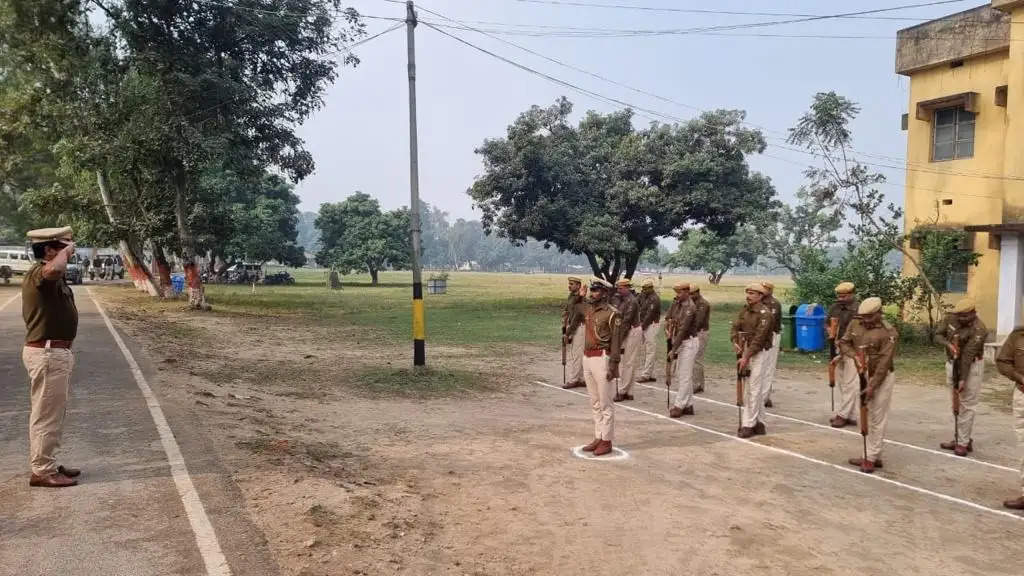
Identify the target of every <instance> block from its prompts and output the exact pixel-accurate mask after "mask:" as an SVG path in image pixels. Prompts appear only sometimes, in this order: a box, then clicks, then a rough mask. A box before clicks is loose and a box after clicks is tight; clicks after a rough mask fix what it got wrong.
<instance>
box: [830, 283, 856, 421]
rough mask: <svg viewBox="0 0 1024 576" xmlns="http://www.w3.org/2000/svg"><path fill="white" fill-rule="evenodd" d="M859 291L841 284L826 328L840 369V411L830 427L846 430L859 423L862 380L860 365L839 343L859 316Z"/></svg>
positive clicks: (834, 360)
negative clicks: (842, 349) (841, 351)
mask: <svg viewBox="0 0 1024 576" xmlns="http://www.w3.org/2000/svg"><path fill="white" fill-rule="evenodd" d="M856 291H857V287H856V286H854V284H853V282H840V283H839V285H838V286H836V301H835V303H834V304H832V306H830V307H829V309H828V316H827V317H826V323H825V326H826V327H827V328H828V339H829V348H830V350H831V354H832V359H831V362H832V364H834V365H835V367H836V383H837V384H838V385H839V397H840V398H839V410H837V411H836V413H835V414H833V415H832V419H831V420H829V424H831V425H832V427H833V428H842V427H844V426H850V425H853V424H856V423H857V420H856V418H854V414H856V413H857V398H858V397H859V396H860V395H859V394H858V387H859V384H858V378H857V365H856V364H855V363H854V361H853V358H850V357H849V356H844V355H842V354H840V353H839V339H840V338H842V337H843V334H846V329H847V328H848V327H849V326H850V321H852V320H853V317H854V316H856V315H857V307H858V306H860V303H859V302H857V299H856Z"/></svg>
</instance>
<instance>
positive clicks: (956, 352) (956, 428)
mask: <svg viewBox="0 0 1024 576" xmlns="http://www.w3.org/2000/svg"><path fill="white" fill-rule="evenodd" d="M952 368H953V390H952V391H951V393H952V395H953V398H952V400H953V445H954V446H956V445H957V444H959V443H960V376H961V374H960V347H959V346H957V339H956V336H955V335H954V336H953V366H952Z"/></svg>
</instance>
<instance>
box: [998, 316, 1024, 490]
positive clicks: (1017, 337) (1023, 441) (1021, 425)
mask: <svg viewBox="0 0 1024 576" xmlns="http://www.w3.org/2000/svg"><path fill="white" fill-rule="evenodd" d="M996 367H997V368H998V369H999V373H1000V374H1002V375H1003V376H1006V377H1007V378H1009V379H1010V381H1011V382H1013V386H1014V388H1013V429H1014V430H1015V431H1016V433H1017V450H1018V451H1019V452H1020V457H1021V460H1020V496H1018V497H1017V498H1013V499H1012V500H1007V501H1005V502H1003V506H1005V507H1006V508H1009V509H1011V510H1024V328H1016V329H1014V331H1013V332H1010V335H1009V336H1007V337H1006V340H1005V341H1004V342H1003V345H1002V346H1001V347H1000V348H999V354H997V355H996Z"/></svg>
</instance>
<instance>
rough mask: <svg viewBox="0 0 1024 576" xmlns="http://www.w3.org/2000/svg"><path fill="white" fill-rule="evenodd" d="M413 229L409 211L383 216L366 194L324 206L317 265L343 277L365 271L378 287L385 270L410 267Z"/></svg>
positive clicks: (393, 211)
mask: <svg viewBox="0 0 1024 576" xmlns="http://www.w3.org/2000/svg"><path fill="white" fill-rule="evenodd" d="M409 225H410V224H409V210H408V209H407V208H400V209H398V210H392V211H390V212H382V211H381V209H380V204H379V203H378V202H377V200H376V199H374V198H371V197H370V196H369V195H367V194H364V193H362V192H356V193H355V194H353V195H352V196H349V197H348V198H346V199H345V200H344V201H342V202H337V203H334V204H323V205H322V206H320V215H319V216H318V217H317V219H316V227H317V228H318V229H319V230H320V242H321V243H322V248H321V249H320V252H318V253H317V255H316V261H317V263H318V264H320V265H321V266H330V267H332V268H338V269H339V271H341V272H342V273H348V272H350V271H352V270H357V269H365V270H366V271H367V272H369V273H370V278H371V279H372V282H373V284H374V285H376V284H377V283H378V272H380V271H381V270H383V269H385V268H387V267H391V268H393V269H397V270H400V269H403V268H408V267H409V266H410V260H411V257H412V256H411V254H410V250H409V240H408V238H409Z"/></svg>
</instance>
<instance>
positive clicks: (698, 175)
mask: <svg viewBox="0 0 1024 576" xmlns="http://www.w3.org/2000/svg"><path fill="white" fill-rule="evenodd" d="M571 112H572V104H571V103H570V102H569V101H568V100H567V99H565V98H564V97H563V98H560V99H559V100H558V101H556V102H555V104H554V105H552V106H551V107H549V108H540V107H539V106H534V107H532V108H530V109H529V110H527V111H526V112H523V113H522V114H520V116H519V117H518V118H517V119H516V120H515V122H513V123H512V124H511V125H510V126H509V127H508V130H507V134H506V136H505V137H504V138H497V139H489V140H486V141H484V143H483V145H482V146H481V147H480V148H478V149H477V150H476V152H477V153H478V154H480V155H481V156H482V158H483V162H484V174H483V175H482V176H480V177H479V178H478V179H477V180H476V182H474V183H473V186H472V188H470V190H469V195H470V196H471V197H472V198H473V201H474V203H475V205H476V206H477V207H479V208H480V209H481V211H482V212H483V219H482V223H483V226H484V229H485V230H486V231H487V232H488V233H492V232H496V233H497V234H498V235H499V236H501V237H503V238H507V239H509V240H510V241H512V242H514V243H517V244H521V243H523V242H526V240H527V239H528V238H535V239H537V240H539V241H541V242H543V243H545V245H546V246H549V245H553V246H555V247H557V248H558V249H559V250H561V251H567V252H571V253H573V254H583V255H585V256H586V257H587V260H588V262H589V263H590V266H591V269H592V270H593V272H594V274H595V275H596V276H601V277H603V278H606V279H608V280H615V279H617V278H618V277H619V275H620V274H625V276H626V277H632V276H633V273H634V271H635V269H636V266H637V263H638V262H639V260H640V257H641V255H642V254H643V252H644V251H645V250H649V249H652V248H655V247H656V246H657V242H658V238H659V237H665V236H670V235H672V234H673V233H676V232H679V231H681V230H682V229H683V228H684V227H686V226H694V225H703V226H705V227H707V228H708V229H709V230H712V231H714V232H716V233H721V234H723V235H728V234H731V233H732V232H733V229H734V228H735V226H736V225H738V224H741V223H743V222H745V221H746V220H748V219H750V218H751V217H752V216H753V215H755V214H757V213H759V212H763V211H764V210H765V209H766V208H767V206H768V203H769V200H770V199H771V197H772V195H773V194H774V191H773V189H772V187H771V184H770V183H769V181H768V180H767V178H765V177H763V176H761V175H760V174H756V173H751V172H750V170H749V169H748V167H747V163H746V156H747V155H748V154H753V153H759V152H761V151H763V149H764V147H765V143H764V138H763V137H762V135H761V134H760V132H758V131H756V130H750V129H747V128H744V127H743V118H744V114H743V113H742V112H739V111H724V110H720V111H716V112H708V113H705V114H703V115H701V116H700V117H699V118H697V119H694V120H691V121H689V122H686V123H684V124H682V125H664V124H657V123H655V124H652V125H651V126H650V127H649V128H647V129H644V130H636V129H634V127H633V124H632V112H631V111H630V110H623V111H619V112H613V113H611V114H598V113H596V112H588V113H587V114H586V115H585V117H584V118H583V120H582V121H580V123H579V125H578V126H572V125H571V124H570V123H569V120H568V118H569V115H570V113H571Z"/></svg>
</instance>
